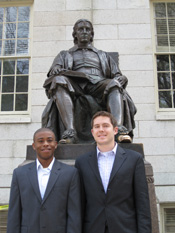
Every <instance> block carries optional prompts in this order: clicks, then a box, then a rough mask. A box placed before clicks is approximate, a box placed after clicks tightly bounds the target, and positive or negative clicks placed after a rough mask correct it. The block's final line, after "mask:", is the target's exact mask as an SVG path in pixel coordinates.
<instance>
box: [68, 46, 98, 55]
mask: <svg viewBox="0 0 175 233" xmlns="http://www.w3.org/2000/svg"><path fill="white" fill-rule="evenodd" d="M78 49H80V48H79V47H78V45H77V44H76V45H74V47H72V48H71V49H69V51H70V52H75V51H77V50H78ZM86 49H90V50H92V51H94V52H95V53H97V52H98V50H97V49H96V48H95V47H93V46H92V45H91V44H89V45H88V47H87V48H86Z"/></svg>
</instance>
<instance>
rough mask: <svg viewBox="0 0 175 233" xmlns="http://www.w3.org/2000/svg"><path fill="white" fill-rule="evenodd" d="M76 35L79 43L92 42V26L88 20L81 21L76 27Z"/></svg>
mask: <svg viewBox="0 0 175 233" xmlns="http://www.w3.org/2000/svg"><path fill="white" fill-rule="evenodd" d="M75 37H76V38H77V40H78V45H87V44H89V43H91V38H92V28H91V25H90V24H89V23H88V22H83V21H82V22H80V23H79V24H78V25H77V28H76V34H75Z"/></svg>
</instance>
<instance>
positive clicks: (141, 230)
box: [75, 111, 151, 233]
mask: <svg viewBox="0 0 175 233" xmlns="http://www.w3.org/2000/svg"><path fill="white" fill-rule="evenodd" d="M116 134H117V122H116V120H115V118H114V117H113V116H112V115H111V114H110V113H108V112H104V111H102V112H97V113H96V114H95V115H94V116H93V118H92V135H93V137H94V139H95V141H96V143H97V149H96V150H94V151H91V152H89V153H86V154H85V155H82V156H80V157H79V158H77V160H76V163H75V166H76V167H77V168H78V170H79V173H80V179H81V181H82V194H83V195H82V196H83V200H82V204H83V205H84V207H83V215H84V217H83V233H151V217H150V206H149V196H148V187H147V181H146V177H145V169H144V162H143V158H142V155H141V154H139V153H137V152H135V151H132V150H128V149H122V148H121V147H120V146H119V145H117V143H116V142H115V139H114V136H115V135H116Z"/></svg>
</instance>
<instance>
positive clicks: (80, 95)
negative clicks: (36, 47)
mask: <svg viewBox="0 0 175 233" xmlns="http://www.w3.org/2000/svg"><path fill="white" fill-rule="evenodd" d="M72 35H73V38H74V47H73V48H70V49H69V50H68V51H61V52H60V53H59V54H58V55H57V56H56V58H55V59H54V61H53V64H52V66H51V68H50V70H49V72H48V74H47V76H48V77H47V79H46V80H45V82H44V85H43V86H44V88H45V90H46V94H47V96H48V98H49V99H50V101H49V102H48V104H47V106H46V108H45V110H44V112H43V115H42V126H43V127H48V128H50V129H52V130H53V131H54V132H55V134H56V136H57V140H58V141H59V142H60V143H81V142H82V143H88V142H92V136H91V132H90V129H91V126H90V120H91V117H92V115H93V114H94V113H95V112H97V111H100V110H105V111H109V112H111V113H112V114H113V115H114V117H115V118H116V120H117V122H118V134H117V138H116V140H117V141H118V142H120V141H124V142H128V141H131V140H132V137H133V129H134V127H135V122H134V115H135V113H136V107H135V105H134V103H133V101H132V99H131V97H130V96H129V95H128V93H127V92H126V86H127V83H128V80H127V78H126V77H125V76H124V75H122V73H121V71H120V69H119V67H118V64H117V63H116V62H115V61H114V59H113V58H112V57H111V56H110V55H109V53H107V52H104V51H101V50H98V49H96V48H95V47H93V45H92V41H93V37H94V30H93V25H92V23H91V22H90V21H89V20H86V19H80V20H78V21H77V22H76V23H75V25H74V28H73V34H72Z"/></svg>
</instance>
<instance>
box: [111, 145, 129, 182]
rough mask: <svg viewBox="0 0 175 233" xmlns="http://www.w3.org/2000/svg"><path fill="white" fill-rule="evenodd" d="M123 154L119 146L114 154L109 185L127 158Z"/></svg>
mask: <svg viewBox="0 0 175 233" xmlns="http://www.w3.org/2000/svg"><path fill="white" fill-rule="evenodd" d="M125 153H126V152H125V151H124V150H123V149H122V148H121V147H120V146H118V147H117V153H116V156H115V160H114V164H113V168H112V172H111V176H110V179H109V184H110V183H111V181H112V179H113V178H114V176H115V175H116V173H117V172H118V171H119V169H120V168H121V166H122V164H123V163H124V161H125V159H126V158H127V157H126V154H125Z"/></svg>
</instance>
